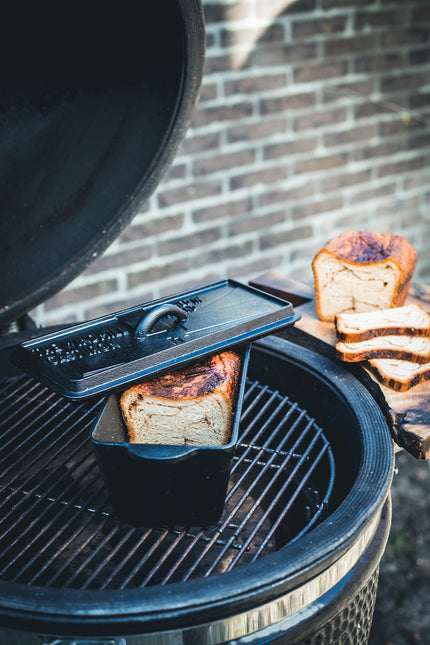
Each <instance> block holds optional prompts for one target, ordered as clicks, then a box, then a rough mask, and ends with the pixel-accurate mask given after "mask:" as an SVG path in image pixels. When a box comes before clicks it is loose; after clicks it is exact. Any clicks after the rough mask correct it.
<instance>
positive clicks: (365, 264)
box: [312, 231, 418, 321]
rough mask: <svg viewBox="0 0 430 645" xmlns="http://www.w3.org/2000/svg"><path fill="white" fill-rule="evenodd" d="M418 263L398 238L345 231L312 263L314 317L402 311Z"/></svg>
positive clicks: (415, 255) (410, 247)
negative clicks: (392, 309)
mask: <svg viewBox="0 0 430 645" xmlns="http://www.w3.org/2000/svg"><path fill="white" fill-rule="evenodd" d="M417 257H418V256H417V252H416V251H415V249H414V248H413V247H412V246H411V245H410V244H409V242H408V241H407V240H406V238H404V237H402V236H400V235H390V234H379V233H373V232H371V231H359V232H355V231H346V232H344V233H342V234H341V235H339V236H337V237H335V238H333V239H332V240H329V241H328V242H327V244H325V246H324V247H323V248H322V249H321V250H320V251H319V252H318V253H317V254H316V256H315V257H314V259H313V262H312V269H313V273H314V279H315V308H316V313H317V315H318V317H319V318H320V319H321V320H324V321H333V320H334V317H335V315H336V314H339V313H343V312H346V313H352V312H364V311H374V310H378V309H388V308H391V307H400V306H402V305H404V303H405V298H406V296H407V293H408V290H409V286H410V283H411V279H412V275H413V272H414V270H415V266H416V263H417Z"/></svg>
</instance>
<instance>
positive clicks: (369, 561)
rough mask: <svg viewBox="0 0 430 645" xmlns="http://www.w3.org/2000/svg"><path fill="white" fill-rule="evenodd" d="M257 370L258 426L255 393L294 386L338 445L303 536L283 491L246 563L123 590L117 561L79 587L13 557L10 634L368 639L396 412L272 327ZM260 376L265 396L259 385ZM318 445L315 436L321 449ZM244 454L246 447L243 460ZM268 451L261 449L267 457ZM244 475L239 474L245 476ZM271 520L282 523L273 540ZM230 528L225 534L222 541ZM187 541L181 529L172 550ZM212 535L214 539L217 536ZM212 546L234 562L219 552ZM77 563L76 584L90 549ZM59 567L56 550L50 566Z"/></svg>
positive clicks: (94, 638)
mask: <svg viewBox="0 0 430 645" xmlns="http://www.w3.org/2000/svg"><path fill="white" fill-rule="evenodd" d="M249 379H250V387H249V390H248V406H249V409H250V411H252V414H251V412H249V414H250V419H251V420H250V421H249V422H248V425H253V424H254V423H255V421H254V419H256V418H258V416H259V413H258V411H257V410H256V409H255V405H256V403H255V401H256V400H257V399H258V396H260V397H261V391H262V390H264V389H265V388H268V389H269V390H270V392H274V391H275V390H276V391H277V392H279V396H281V397H282V396H284V395H288V397H289V401H290V404H291V407H293V408H294V406H298V407H299V408H300V409H305V410H306V411H307V415H308V416H307V418H312V419H314V420H315V423H312V424H311V427H312V428H313V430H312V432H313V433H314V436H315V437H316V436H317V435H318V433H319V429H320V428H322V429H323V431H324V433H323V434H324V436H325V437H326V438H327V440H328V444H329V446H330V453H329V452H327V455H328V454H330V455H331V457H330V459H329V458H328V456H327V459H326V460H325V461H323V462H321V466H320V474H319V476H318V477H319V479H320V480H321V481H322V480H323V479H326V478H327V474H328V473H331V474H333V473H332V471H331V468H332V466H333V468H334V481H333V483H332V486H331V487H330V486H329V487H327V488H326V489H324V488H323V487H322V485H321V486H320V482H319V479H318V478H317V479H313V480H312V486H311V487H310V489H309V490H304V491H303V493H304V494H305V497H306V500H307V502H306V503H307V504H309V506H310V505H311V504H310V499H311V497H312V490H311V489H312V487H314V488H315V486H316V485H318V486H319V487H320V488H321V490H322V498H320V499H319V500H317V502H316V504H315V509H317V510H318V509H322V510H321V512H320V513H316V512H315V513H314V516H313V517H314V519H311V521H310V522H307V523H305V524H303V522H302V523H300V522H299V523H298V524H297V526H296V527H295V528H294V532H293V533H291V532H289V530H288V528H289V526H290V524H291V523H292V522H293V518H294V517H295V516H296V515H297V514H298V513H297V508H298V507H297V506H294V504H293V501H291V504H292V510H291V513H290V514H289V515H286V516H285V517H283V518H282V521H278V519H277V516H276V515H278V516H281V515H282V513H283V510H280V509H281V507H277V508H276V507H275V506H274V503H275V498H277V497H279V494H280V492H279V491H278V492H275V493H274V496H273V500H272V501H271V502H270V503H269V502H267V501H265V500H264V499H263V498H262V499H261V502H260V501H259V503H258V504H257V507H261V508H263V510H264V509H265V508H266V510H267V513H266V514H264V512H263V516H264V517H261V518H260V519H257V520H256V523H257V525H259V526H260V527H261V532H262V533H263V536H262V537H261V538H259V539H260V543H263V542H265V541H266V544H265V545H264V548H262V547H260V546H257V547H256V549H255V550H254V551H252V549H253V546H252V541H251V536H249V537H248V538H247V539H242V538H241V532H242V533H243V531H244V530H245V529H244V527H242V529H241V531H239V530H238V529H237V528H236V529H234V530H233V533H234V531H236V533H235V534H234V536H233V537H232V538H231V540H230V545H231V546H232V547H233V548H236V547H237V542H239V541H240V539H242V542H243V544H242V546H243V549H240V550H239V553H240V554H241V556H240V557H241V558H242V561H241V562H240V561H239V562H238V563H237V566H236V564H235V557H236V558H237V557H238V556H233V558H232V559H230V560H229V563H228V564H227V565H226V566H225V567H224V570H223V569H222V567H221V569H219V570H214V571H211V569H214V563H213V562H212V563H209V565H207V569H206V570H205V571H203V572H201V571H200V573H199V571H198V569H199V567H200V568H201V566H203V565H202V562H201V561H199V562H198V566H196V567H194V570H193V572H192V574H186V575H184V576H183V577H182V579H177V580H175V579H173V578H171V579H170V580H169V581H168V583H167V584H164V583H163V582H162V581H160V580H156V579H155V580H154V579H152V582H151V583H149V582H148V584H145V582H144V580H142V579H140V581H139V584H138V585H135V586H134V587H133V586H131V587H128V586H127V585H122V588H119V587H117V588H115V587H113V588H109V584H108V582H107V578H109V576H110V577H112V575H113V574H112V569H111V568H110V569H109V570H108V572H107V573H106V574H105V579H104V582H103V581H102V582H101V583H100V584H96V583H97V570H96V569H94V568H93V570H92V571H90V574H89V575H90V577H89V578H87V580H86V582H84V583H83V584H82V585H81V587H79V585H77V584H75V585H74V584H68V585H65V586H64V587H63V586H62V585H61V584H60V583H59V582H58V581H59V579H61V576H60V573H58V572H57V573H56V574H54V575H52V574H51V576H50V579H51V580H54V578H55V577H56V579H57V582H56V583H54V582H51V583H49V579H48V578H45V583H43V580H44V578H43V571H42V570H41V569H38V570H36V571H33V572H32V579H33V580H34V582H31V579H29V580H28V581H27V582H24V580H25V575H27V573H26V572H24V571H23V570H21V571H19V572H17V571H16V572H15V574H14V575H11V578H10V579H9V580H8V579H7V577H8V571H9V573H10V571H11V568H10V566H11V565H10V563H6V565H5V564H3V571H5V573H4V574H3V575H2V580H1V581H0V630H1V631H0V634H3V637H4V639H5V642H8V643H11V644H12V645H21V644H23V643H28V644H29V645H30V644H32V643H38V644H39V645H41V644H43V645H48V644H49V645H54V644H55V645H66V644H68V645H71V644H72V643H80V644H81V645H82V644H86V645H89V643H91V644H95V643H105V644H107V643H109V645H146V644H147V643H156V644H157V645H164V644H167V645H170V644H173V643H175V644H176V643H189V644H190V645H193V644H194V643H195V644H197V643H205V644H206V645H220V644H221V643H238V644H239V643H240V644H242V645H245V644H260V643H294V644H297V645H299V644H300V645H302V644H303V645H304V643H307V644H313V643H337V642H339V643H344V642H350V643H360V644H363V643H366V642H367V639H368V635H369V631H370V626H371V619H372V615H373V607H374V601H375V597H376V589H377V576H378V566H379V561H380V558H381V556H382V553H383V551H384V548H385V544H386V540H387V538H388V532H389V528H390V518H391V509H390V499H389V490H390V485H391V477H392V472H393V448H392V443H391V438H390V434H389V431H388V428H387V425H386V422H385V419H384V417H383V414H382V412H381V411H380V409H379V407H378V406H377V404H376V403H375V401H374V400H373V399H372V397H371V396H370V394H369V393H368V392H367V390H366V389H365V388H364V386H363V385H361V384H360V383H359V382H358V381H357V379H355V378H354V377H353V376H351V375H350V374H349V373H348V372H346V371H345V370H344V369H343V368H342V367H341V366H338V365H337V364H334V363H333V362H332V361H330V360H329V359H326V358H324V357H321V356H319V355H317V354H316V353H314V352H311V351H309V350H307V349H304V348H303V347H298V346H297V345H294V344H292V343H290V342H288V341H285V340H282V339H280V338H276V337H272V336H270V337H268V338H266V339H264V340H261V341H258V342H256V343H254V344H253V346H252V350H251V359H250V366H249ZM256 383H258V385H259V392H260V394H259V395H258V396H257V395H256V394H255V390H254V389H253V388H255V384H256ZM272 397H273V395H272ZM245 412H246V410H245ZM290 414H291V413H290ZM93 415H94V416H95V411H94V412H93ZM309 415H310V416H309ZM241 421H243V422H244V423H245V421H244V420H243V419H242V420H241ZM242 425H243V424H242ZM263 425H264V424H263ZM90 426H91V424H89V427H88V428H87V431H88V432H89V430H90ZM308 426H309V423H307V425H306V427H308ZM246 432H247V430H246V431H245V434H246ZM245 439H246V436H245V437H244V438H243V446H242V448H241V450H242V451H246V450H247V449H248V444H247V443H246V442H245ZM297 441H298V442H300V440H297ZM250 443H252V442H250ZM311 444H312V441H311V443H310V444H309V445H308V446H307V449H308V450H309V449H310V448H309V446H310V445H311ZM298 445H299V444H298V443H297V442H296V444H295V446H296V447H295V448H294V449H292V450H290V452H291V454H292V455H293V454H294V456H295V455H296V453H297V452H298V450H297V446H298ZM244 446H246V447H244ZM273 452H274V453H279V452H280V450H279V449H277V450H275V451H273ZM278 456H279V455H278V454H277V455H276V458H278ZM240 459H241V454H240V451H239V454H238V456H237V463H239V462H240ZM273 459H275V457H273ZM261 461H262V456H261V455H259V457H258V458H257V462H261ZM308 462H309V459H305V460H304V464H306V463H308ZM294 463H295V462H294ZM277 464H278V462H276V461H270V466H271V468H269V470H270V472H272V471H273V472H274V473H278V472H280V471H281V470H282V469H281V468H276V465H277ZM291 472H294V468H293V469H292V471H291ZM306 472H307V474H306V477H307V478H312V476H313V475H312V473H311V472H309V471H306ZM290 474H291V473H290ZM239 479H240V477H239V475H238V479H237V480H236V483H237V481H238V480H239ZM308 481H311V479H308ZM315 482H317V483H315ZM71 486H72V488H73V483H71ZM234 487H235V484H233V488H234ZM6 492H7V491H5V490H4V491H3V494H5V493H6ZM9 494H12V493H10V491H9ZM260 496H261V492H260ZM254 497H257V498H258V495H256V494H255V495H254ZM292 497H294V494H293V495H292ZM81 501H82V500H81ZM92 502H93V503H95V502H94V500H92ZM48 503H49V502H47V504H48ZM283 503H284V501H283ZM76 504H77V502H76ZM77 505H78V506H79V504H77ZM274 509H276V512H274ZM104 512H105V515H104V516H103V517H105V518H109V511H104ZM253 512H254V511H253ZM249 513H250V511H248V514H249ZM245 515H246V513H245ZM106 521H109V520H108V519H106ZM230 524H231V522H230ZM233 524H234V522H233ZM267 524H268V525H270V527H271V528H269V529H268V532H267V538H265V537H264V531H265V530H266V525H267ZM244 526H245V525H244ZM273 527H274V528H273ZM226 529H227V525H226ZM218 530H220V526H218ZM251 533H252V531H251ZM256 535H258V532H256ZM221 538H222V536H221V535H220V536H218V537H216V538H215V539H214V538H213V536H212V541H213V542H217V540H218V539H219V540H221ZM109 539H110V541H108V542H107V543H106V544H105V547H106V548H107V549H109V548H110V552H109V553H108V555H107V562H110V561H111V559H115V557H116V554H117V553H118V549H119V547H118V542H117V543H114V541H113V538H112V537H110V538H109ZM124 539H125V538H124ZM160 539H161V538H160ZM180 539H181V538H180V536H179V535H177V534H175V537H174V539H173V542H171V544H170V547H169V549H170V550H171V549H173V548H174V542H175V540H176V541H179V540H180ZM204 539H205V540H206V542H205V544H206V545H208V544H209V543H210V541H211V536H210V535H209V536H208V535H206V536H205V538H204ZM227 541H228V540H227ZM187 548H189V547H186V548H184V547H183V549H182V550H186V549H187ZM205 548H206V547H205ZM223 549H224V554H225V553H227V551H226V548H225V547H223ZM208 553H209V554H210V552H209V551H208ZM0 556H1V553H0ZM56 557H57V556H56ZM182 557H183V556H182V555H181V556H180V558H182ZM211 557H213V558H215V559H218V560H219V562H223V559H222V558H221V557H220V556H219V552H218V555H216V556H211ZM72 564H73V567H75V573H74V574H72V577H73V579H74V582H75V583H76V582H77V581H78V580H79V576H78V573H77V571H78V569H79V567H80V566H82V554H79V555H78V558H77V560H76V561H75V562H73V563H72ZM8 567H9V569H8ZM47 567H49V563H48V561H46V563H45V564H44V565H42V569H43V568H47ZM177 567H179V564H178V565H177ZM23 569H25V570H26V571H27V572H28V571H29V570H31V565H30V564H29V563H28V562H27V563H26V564H25V565H24V567H23ZM90 569H91V567H90ZM14 578H15V579H14ZM69 579H70V578H69ZM148 580H149V578H148ZM2 640H3V638H2Z"/></svg>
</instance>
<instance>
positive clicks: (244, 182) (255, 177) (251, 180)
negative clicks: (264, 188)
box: [230, 166, 287, 190]
mask: <svg viewBox="0 0 430 645" xmlns="http://www.w3.org/2000/svg"><path fill="white" fill-rule="evenodd" d="M286 176H287V169H286V168H285V167H284V166H281V167H276V168H267V169H265V170H258V171H256V172H249V173H244V174H242V175H236V176H234V177H232V178H231V179H230V188H231V189H232V190H237V189H239V188H249V187H252V186H254V185H256V184H270V183H274V182H276V181H280V180H281V179H285V178H286Z"/></svg>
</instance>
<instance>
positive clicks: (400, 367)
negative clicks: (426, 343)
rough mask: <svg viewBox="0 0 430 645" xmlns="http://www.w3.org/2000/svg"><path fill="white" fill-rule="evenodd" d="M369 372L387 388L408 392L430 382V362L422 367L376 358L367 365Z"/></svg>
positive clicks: (407, 362)
mask: <svg viewBox="0 0 430 645" xmlns="http://www.w3.org/2000/svg"><path fill="white" fill-rule="evenodd" d="M367 367H368V368H369V370H370V371H371V372H372V374H374V375H375V376H376V378H377V379H378V380H379V381H380V382H381V383H382V384H383V385H386V386H387V387H389V388H391V389H393V390H395V391H396V392H406V391H407V390H409V389H410V388H411V387H414V386H415V385H418V384H419V383H423V382H424V381H430V362H429V363H424V364H422V365H420V364H418V363H411V362H410V361H399V360H394V359H389V358H375V359H372V360H370V361H368V363H367Z"/></svg>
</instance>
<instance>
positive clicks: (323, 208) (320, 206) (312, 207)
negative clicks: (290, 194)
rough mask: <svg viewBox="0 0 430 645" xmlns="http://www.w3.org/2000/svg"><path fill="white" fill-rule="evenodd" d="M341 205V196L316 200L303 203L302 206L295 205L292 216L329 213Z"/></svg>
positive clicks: (301, 216) (299, 216) (297, 217)
mask: <svg viewBox="0 0 430 645" xmlns="http://www.w3.org/2000/svg"><path fill="white" fill-rule="evenodd" d="M342 206H343V199H342V197H333V198H332V199H322V200H319V201H317V202H313V203H307V204H303V205H302V206H296V207H295V208H293V218H294V219H303V218H305V217H311V216H314V215H319V214H320V213H330V212H331V211H336V210H339V209H340V208H342Z"/></svg>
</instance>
